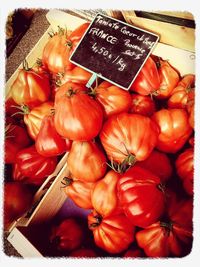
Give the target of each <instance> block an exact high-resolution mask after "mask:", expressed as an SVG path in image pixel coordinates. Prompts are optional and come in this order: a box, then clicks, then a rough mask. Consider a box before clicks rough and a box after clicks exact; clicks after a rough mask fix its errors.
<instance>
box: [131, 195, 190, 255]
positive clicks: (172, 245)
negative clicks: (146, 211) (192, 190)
mask: <svg viewBox="0 0 200 267" xmlns="http://www.w3.org/2000/svg"><path fill="white" fill-rule="evenodd" d="M176 201H177V200H176ZM168 204H169V207H168V211H167V217H166V219H162V220H160V221H157V222H155V223H154V224H152V225H150V226H148V227H147V228H145V229H144V230H141V231H138V232H137V233H136V240H137V243H138V245H139V246H140V247H141V248H142V249H143V250H144V252H145V254H146V255H147V256H149V257H170V256H176V257H183V256H185V255H186V254H187V253H189V252H190V250H191V246H192V200H191V199H186V200H181V201H180V200H179V201H178V202H174V201H171V203H168ZM186 218H187V219H186Z"/></svg>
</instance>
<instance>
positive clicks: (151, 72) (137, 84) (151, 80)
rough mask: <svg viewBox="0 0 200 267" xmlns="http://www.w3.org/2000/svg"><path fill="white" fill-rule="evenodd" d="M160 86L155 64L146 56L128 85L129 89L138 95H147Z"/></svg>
mask: <svg viewBox="0 0 200 267" xmlns="http://www.w3.org/2000/svg"><path fill="white" fill-rule="evenodd" d="M159 87H160V77H159V74H158V70H157V66H156V63H155V62H154V60H153V59H152V58H151V57H148V59H147V61H146V62H145V64H144V66H143V67H142V69H141V70H140V72H139V74H138V76H137V77H136V79H135V81H134V82H133V84H132V85H131V87H130V90H131V91H134V92H137V93H138V94H140V95H149V94H152V93H154V92H155V91H157V90H158V89H159Z"/></svg>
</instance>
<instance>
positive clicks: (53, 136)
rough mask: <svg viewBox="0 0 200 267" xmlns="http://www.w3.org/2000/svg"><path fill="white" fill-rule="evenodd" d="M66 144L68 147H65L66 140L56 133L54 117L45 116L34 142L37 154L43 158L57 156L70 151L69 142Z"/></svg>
mask: <svg viewBox="0 0 200 267" xmlns="http://www.w3.org/2000/svg"><path fill="white" fill-rule="evenodd" d="M68 143H69V146H67V143H66V140H65V139H64V138H62V137H61V136H60V135H59V134H58V133H57V131H56V129H55V126H54V116H53V115H49V116H45V117H44V118H43V119H42V122H41V127H40V130H39V133H38V135H37V137H36V140H35V147H36V150H37V152H38V153H39V154H40V155H42V156H44V157H54V156H58V155H61V154H63V153H64V152H66V151H68V150H69V149H70V147H71V145H70V142H68Z"/></svg>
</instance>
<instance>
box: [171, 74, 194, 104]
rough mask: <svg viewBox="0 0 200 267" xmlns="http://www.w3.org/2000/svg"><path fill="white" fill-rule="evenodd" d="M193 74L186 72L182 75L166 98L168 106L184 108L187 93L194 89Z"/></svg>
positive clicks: (187, 97) (187, 96)
mask: <svg viewBox="0 0 200 267" xmlns="http://www.w3.org/2000/svg"><path fill="white" fill-rule="evenodd" d="M194 82H195V75H193V74H187V75H185V76H183V77H182V79H181V80H180V81H179V83H178V85H177V86H176V87H175V88H174V89H173V90H172V93H171V96H170V98H169V99H168V102H167V103H168V107H169V108H185V107H186V106H187V104H188V100H189V95H190V94H193V91H194Z"/></svg>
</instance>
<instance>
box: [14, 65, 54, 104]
mask: <svg viewBox="0 0 200 267" xmlns="http://www.w3.org/2000/svg"><path fill="white" fill-rule="evenodd" d="M24 64H25V65H24V68H23V69H20V70H19V71H18V75H17V78H16V79H15V81H14V82H13V84H12V85H11V97H12V98H13V100H14V101H15V102H16V103H17V104H18V105H28V106H29V107H30V108H33V107H35V106H37V105H39V104H41V103H44V102H46V101H48V99H49V97H50V83H49V77H48V76H47V75H46V74H45V73H44V72H36V71H35V70H33V69H32V68H28V66H26V64H27V63H24Z"/></svg>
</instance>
